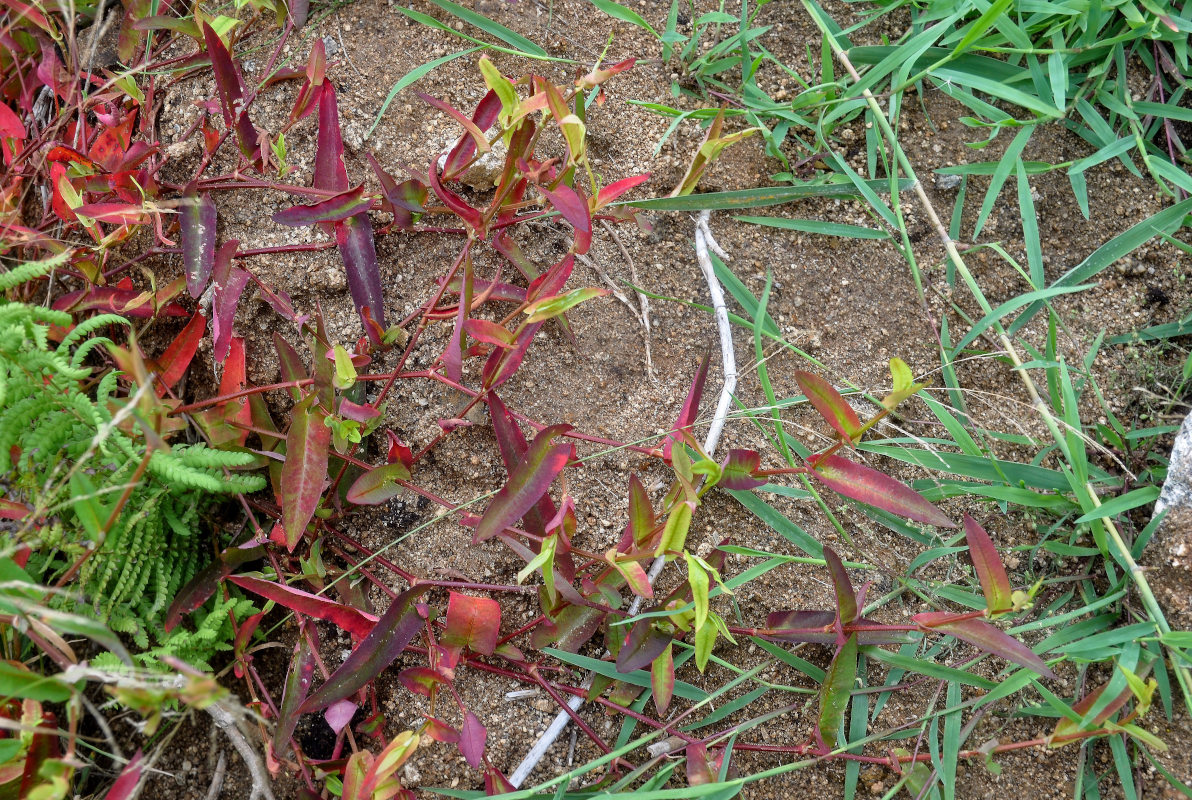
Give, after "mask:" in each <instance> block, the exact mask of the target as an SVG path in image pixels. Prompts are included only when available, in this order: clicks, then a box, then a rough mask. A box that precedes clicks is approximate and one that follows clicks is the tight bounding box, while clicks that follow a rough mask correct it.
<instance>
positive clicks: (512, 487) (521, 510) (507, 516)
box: [473, 425, 572, 542]
mask: <svg viewBox="0 0 1192 800" xmlns="http://www.w3.org/2000/svg"><path fill="white" fill-rule="evenodd" d="M570 429H571V426H570V425H553V426H551V427H549V428H545V429H544V430H542V431H541V432H540V433H539V434H538V435H537V436H535V437H534V441H533V442H531V443H530V448H529V450H527V451H526V454H525V457H523V458H522V460H521V463H519V464H518V465H517V468H516V469H514V470H513V473H512V474H511V475H510V476H509V481H508V482H507V483H506V484H505V485H504V486H503V487H501V490H500V491H499V492H497V495H496V497H494V498H493V501H492V503H490V504H489V507H488V510H487V511H485V512H484V516H483V517H482V518H481V520H480V524H479V525H477V526H476V532H475V534H474V536H473V540H474V541H476V542H483V541H484V540H485V539H489V538H492V537H493V536H496V535H497V534H498V533H500V532H501V531H503V530H504V529H505V528H508V527H509V526H510V525H512V524H513V523H514V522H516V521H517V520H519V519H521V518H522V517H523V516H524V515H525V513H526V512H527V511H529V510H530V509H531V508H533V507H534V505H535V504H536V503H537V502H538V498H540V497H542V496H543V495H544V494H546V492H547V490H548V489H549V488H550V485H551V483H553V482H554V480H555V477H556V476H557V475H558V474H559V473H560V472H562V471H563V467H565V466H567V462H568V460H570V458H571V452H572V448H571V445H569V444H558V445H551V441H552V440H553V439H554V438H555V437H556V436H558V435H560V434H562V433H564V432H566V431H568V430H570Z"/></svg>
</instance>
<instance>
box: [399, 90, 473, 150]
mask: <svg viewBox="0 0 1192 800" xmlns="http://www.w3.org/2000/svg"><path fill="white" fill-rule="evenodd" d="M416 94H417V95H418V96H419V97H421V98H422V100H423V101H424V102H427V103H429V104H430V105H432V106H434V107H435V108H437V109H439V110H440V111H442V112H444V113H446V114H448V115H449V116H450V117H451V118H452V119H454V120H455V121H456V122H458V123H459V124H460V125H463V126H464V130H466V131H467V132H468V135H469V136H471V137H472V144H473V145H474V146H475V147H476V149H477V150H479V151H480V152H482V153H487V152H488V151H489V144H488V137H487V136H485V135H484V131H482V130H481V129H480V128H479V126H477V125H476V123H475V122H473V121H472V120H470V119H468V118H467V117H466V116H465V115H464V113H463V112H462V111H460V110H459V109H457V108H455V107H454V106H452V105H451V104H450V103H445V102H443V101H442V100H440V99H439V98H437V97H431V96H430V95H429V94H423V93H422V92H416Z"/></svg>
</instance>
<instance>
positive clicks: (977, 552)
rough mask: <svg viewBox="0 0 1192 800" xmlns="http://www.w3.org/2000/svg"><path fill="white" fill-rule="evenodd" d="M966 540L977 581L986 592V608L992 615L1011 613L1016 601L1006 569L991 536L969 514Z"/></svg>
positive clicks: (965, 527)
mask: <svg viewBox="0 0 1192 800" xmlns="http://www.w3.org/2000/svg"><path fill="white" fill-rule="evenodd" d="M964 538H965V540H966V541H968V546H969V555H970V556H972V559H973V568H974V569H976V571H977V579H978V580H980V581H981V591H983V592H985V606H986V608H988V609H989V611H990V613H994V612H998V611H1009V610H1010V609H1011V608H1013V607H1014V600H1013V599H1012V597H1011V595H1012V590H1011V589H1010V578H1009V576H1008V575H1006V568H1005V567H1004V566H1002V560H1001V559H1000V558H998V554H997V549H996V548H995V547H994V546H993V541H992V540H991V539H990V538H989V534H988V533H986V532H985V529H984V528H982V527H981V526H980V525H978V524H977V521H976V520H975V519H973V518H972V517H970V516H969V515H968V514H965V515H964Z"/></svg>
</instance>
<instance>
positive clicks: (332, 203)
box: [273, 184, 373, 228]
mask: <svg viewBox="0 0 1192 800" xmlns="http://www.w3.org/2000/svg"><path fill="white" fill-rule="evenodd" d="M372 201H373V198H372V195H368V194H365V193H364V185H363V184H361V185H360V186H357V187H356V188H355V189H348V190H347V191H346V192H341V193H339V194H337V195H334V196H333V197H328V198H327V199H326V200H322V201H320V202H318V203H315V204H314V205H310V206H292V207H290V208H287V209H285V210H283V211H278V212H277V213H276V214H274V215H273V221H274V222H276V223H278V224H279V225H285V226H287V227H290V228H301V227H303V226H306V225H315V224H317V223H319V222H342V221H343V220H345V219H347V218H348V217H351V216H354V215H356V214H359V213H360V212H362V211H368V209H369V208H370V207H371V206H372Z"/></svg>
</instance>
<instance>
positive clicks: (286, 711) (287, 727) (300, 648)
mask: <svg viewBox="0 0 1192 800" xmlns="http://www.w3.org/2000/svg"><path fill="white" fill-rule="evenodd" d="M314 676H315V658H314V650H313V648H311V646H310V640H309V639H308V638H307V637H306V636H302V635H300V636H299V637H298V641H297V642H296V643H295V644H294V656H293V657H292V658H291V659H290V671H289V673H288V674H287V675H286V684H285V687H284V688H283V690H282V696H281V708H279V709H278V720H277V729H276V730H275V731H274V734H273V749H274V751H275V752H277V753H278V754H280V755H283V756H284V755H285V754H286V752H287V751H288V750H289V749H290V737H291V736H293V735H294V729H295V728H296V727H297V726H298V708H299V707H300V706H301V705H302V703H303V702H304V701H305V700H306V695H307V693H308V692H309V691H310V685H311V682H312V681H313V680H314Z"/></svg>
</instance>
